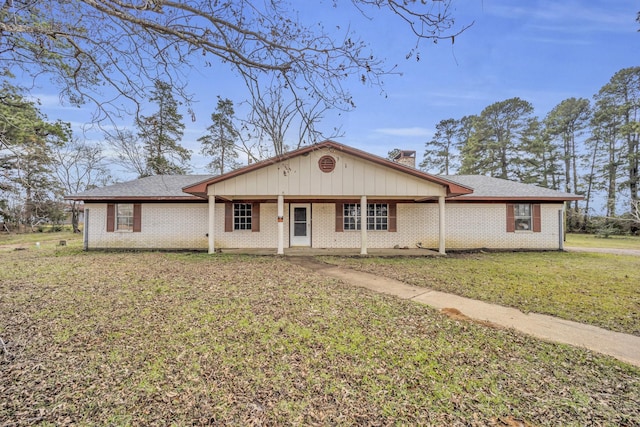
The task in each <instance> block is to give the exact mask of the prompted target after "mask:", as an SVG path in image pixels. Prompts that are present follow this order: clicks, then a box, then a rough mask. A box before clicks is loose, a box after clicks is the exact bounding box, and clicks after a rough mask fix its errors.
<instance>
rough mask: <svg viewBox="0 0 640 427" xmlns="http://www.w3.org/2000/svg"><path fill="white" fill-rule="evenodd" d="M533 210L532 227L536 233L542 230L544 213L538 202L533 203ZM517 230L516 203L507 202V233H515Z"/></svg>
mask: <svg viewBox="0 0 640 427" xmlns="http://www.w3.org/2000/svg"><path fill="white" fill-rule="evenodd" d="M531 207H532V209H533V212H532V216H533V218H532V221H533V224H532V227H533V232H534V233H539V232H541V231H542V214H541V208H540V204H539V203H536V204H533V205H531ZM515 231H516V219H515V205H514V204H513V203H507V233H513V232H515Z"/></svg>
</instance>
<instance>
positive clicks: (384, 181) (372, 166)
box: [183, 141, 471, 198]
mask: <svg viewBox="0 0 640 427" xmlns="http://www.w3.org/2000/svg"><path fill="white" fill-rule="evenodd" d="M324 156H331V157H333V158H334V160H335V161H336V165H335V169H334V170H332V171H329V172H323V171H322V170H321V169H322V168H323V166H320V165H319V164H318V162H319V161H320V158H322V157H324ZM183 191H185V192H186V193H190V194H194V195H198V196H200V197H206V196H207V195H208V194H215V195H216V196H223V195H228V196H236V195H237V196H246V195H248V194H251V195H255V196H260V195H275V194H282V193H284V194H286V195H306V196H326V197H329V196H360V195H362V194H367V195H371V196H385V197H391V196H398V197H412V198H419V197H423V198H428V197H435V196H438V195H443V196H453V195H461V194H468V193H470V192H471V190H470V189H469V188H466V187H465V186H464V185H461V184H458V183H455V182H452V181H450V180H447V179H445V178H441V177H436V176H434V175H430V174H427V173H424V172H422V171H419V170H417V169H415V168H411V167H408V166H405V165H402V164H399V163H396V162H392V161H390V160H387V159H384V158H382V157H379V156H374V155H371V154H369V153H366V152H364V151H361V150H358V149H355V148H352V147H349V146H346V145H342V144H338V143H337V142H334V141H324V142H322V143H319V144H314V145H310V146H306V147H303V148H301V149H299V150H295V151H291V152H288V153H285V154H283V155H282V156H277V157H272V158H270V159H267V160H264V161H261V162H258V163H255V164H252V165H249V166H246V167H244V168H240V169H236V170H234V171H232V172H229V173H226V174H223V175H219V176H216V177H212V178H209V179H205V180H203V181H201V182H199V183H196V184H194V185H191V186H188V187H185V188H184V189H183Z"/></svg>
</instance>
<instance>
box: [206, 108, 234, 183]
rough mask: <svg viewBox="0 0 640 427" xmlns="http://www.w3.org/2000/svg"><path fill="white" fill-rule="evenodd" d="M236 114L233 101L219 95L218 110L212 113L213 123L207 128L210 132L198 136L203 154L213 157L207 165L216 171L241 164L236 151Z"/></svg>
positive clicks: (220, 171) (224, 170) (222, 170)
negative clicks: (234, 121)
mask: <svg viewBox="0 0 640 427" xmlns="http://www.w3.org/2000/svg"><path fill="white" fill-rule="evenodd" d="M234 114H235V112H234V109H233V102H231V100H230V99H227V98H225V99H221V98H220V97H218V105H217V106H216V111H215V112H214V113H213V114H211V122H212V124H211V126H209V127H208V128H207V130H208V131H209V133H207V134H206V135H204V136H201V137H200V138H198V141H199V142H200V144H201V146H202V149H201V152H202V154H204V155H205V156H209V157H211V161H210V162H209V164H208V165H207V166H208V168H209V169H210V170H211V171H212V172H214V173H219V174H223V173H224V172H226V171H229V170H231V169H236V168H237V167H238V166H239V165H240V164H239V163H238V152H237V151H236V142H237V140H238V137H239V134H238V131H237V130H236V128H235V126H234V125H233V118H234Z"/></svg>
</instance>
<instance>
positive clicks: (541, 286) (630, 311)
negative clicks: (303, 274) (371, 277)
mask: <svg viewBox="0 0 640 427" xmlns="http://www.w3.org/2000/svg"><path fill="white" fill-rule="evenodd" d="M323 260H324V261H326V262H330V263H334V264H339V265H344V266H348V267H350V268H354V269H357V270H362V271H366V272H369V273H374V274H379V275H382V276H386V277H391V278H394V279H397V280H401V281H403V282H406V283H409V284H412V285H416V286H425V287H429V288H431V289H435V290H439V291H443V292H451V293H454V294H457V295H463V296H466V297H469V298H475V299H480V300H483V301H488V302H493V303H497V304H501V305H505V306H512V307H516V308H519V309H520V310H522V311H524V312H535V313H543V314H551V315H554V316H559V317H562V318H564V319H568V320H574V321H577V322H583V323H589V324H592V325H596V326H601V327H603V328H607V329H610V330H614V331H619V332H626V333H630V334H634V335H640V316H638V313H640V258H639V257H637V256H624V255H611V254H599V253H562V252H513V253H472V254H449V255H448V256H447V257H434V258H340V257H325V258H323Z"/></svg>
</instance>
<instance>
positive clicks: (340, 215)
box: [336, 203, 344, 233]
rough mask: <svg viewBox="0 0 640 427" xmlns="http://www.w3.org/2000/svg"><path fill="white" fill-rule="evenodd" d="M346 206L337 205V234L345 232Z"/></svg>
mask: <svg viewBox="0 0 640 427" xmlns="http://www.w3.org/2000/svg"><path fill="white" fill-rule="evenodd" d="M343 215H344V206H343V205H342V203H336V232H338V233H339V232H341V231H344V218H343Z"/></svg>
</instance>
